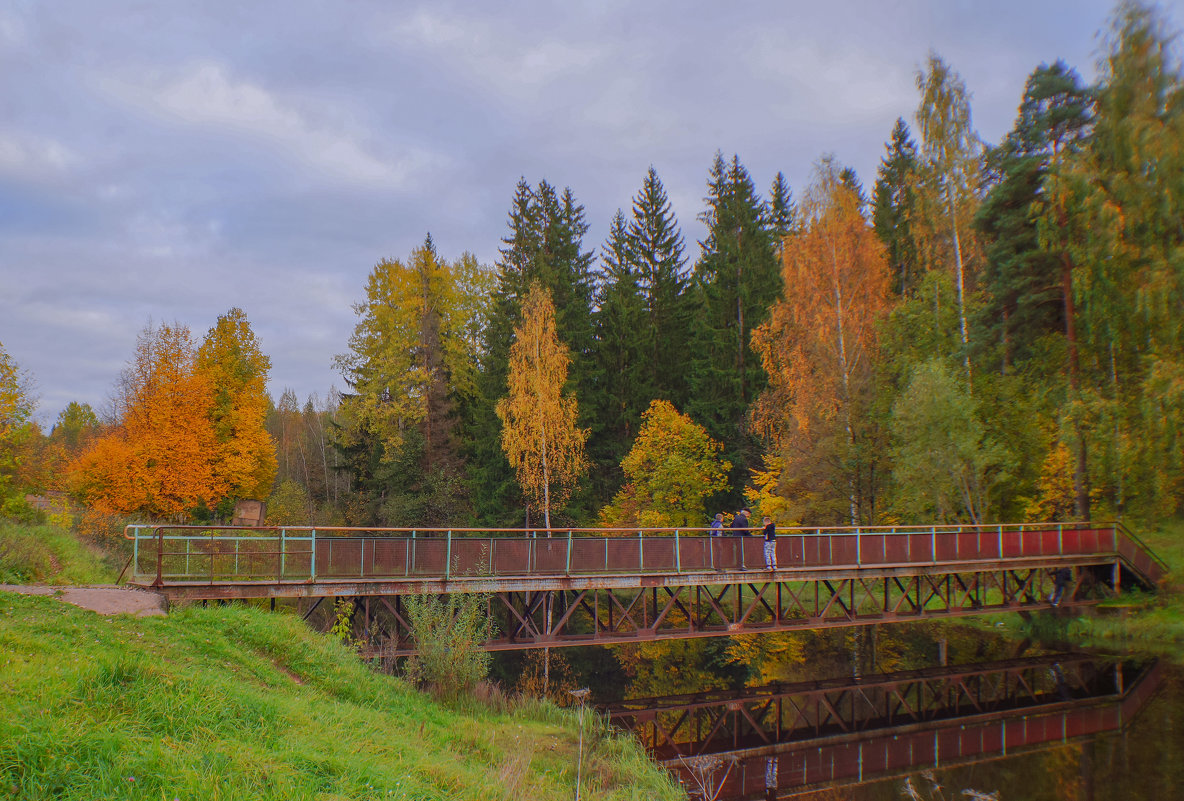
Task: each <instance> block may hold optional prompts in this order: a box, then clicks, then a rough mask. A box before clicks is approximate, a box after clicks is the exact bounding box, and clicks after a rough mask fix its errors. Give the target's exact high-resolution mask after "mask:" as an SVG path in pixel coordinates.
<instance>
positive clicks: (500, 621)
mask: <svg viewBox="0 0 1184 801" xmlns="http://www.w3.org/2000/svg"><path fill="white" fill-rule="evenodd" d="M526 533H527V532H523V531H522V530H520V529H514V530H505V529H503V530H490V529H449V530H423V529H419V530H411V529H332V528H264V529H247V528H230V527H201V526H130V527H129V528H128V532H127V534H128V536H129V538H130V539H132V540H133V541H134V542H133V549H134V550H133V558H132V566H131V569H132V574H131V578H130V580H129V583H131V584H133V585H137V586H143V587H153V588H155V589H158V590H160V591H161V592H163V593H165V594H166V595H168V596H169V598H170V599H172V600H176V601H184V600H214V599H219V600H225V599H232V598H269V599H271V600H272V601H273V602H274V601H275V600H276V599H279V598H293V599H300V602H301V603H302V604H304V605H305V608H304V609H303V610H302V611H304V612H305V614H306V616H307V614H308V613H309V612H311V609H309V608H308V607H310V606H311V607H315V606H316V604H319V603H320V602H321V601H322V600H323V599H325V598H347V599H352V600H354V601H355V602H356V603H355V604H354V605H353V610H354V612H353V624H354V628H355V634H356V635H357V636H358V638H359V639H361V640H364V641H367V642H370V643H372V644H374V645H375V646H381V647H382V648H383V650H384V652H385V653H387V654H392V655H398V654H405V653H409V652H411V650H412V649H413V647H414V644H413V642H412V639H411V636H410V629H409V627H408V625H407V620H406V616H405V614H404V609H403V598H405V597H406V596H408V595H424V594H435V595H442V594H457V593H474V592H480V593H488V594H489V599H490V600H489V615H490V617H491V618H492V619H493V621H494V623H495V626H496V629H497V632H496V634H495V635H494V636H493V638H492V639H491V640H490V641H489V642H488V643H487V647H488V648H490V649H514V648H534V647H539V646H563V645H585V644H592V645H606V644H613V643H626V642H637V641H643V640H658V639H678V638H685V637H714V636H721V635H730V634H738V633H751V632H762V631H787V630H794V629H817V628H825V627H830V626H852V625H864V624H869V623H883V622H893V621H912V620H920V619H933V618H939V617H957V616H962V615H973V614H981V613H983V612H992V611H1022V610H1026V609H1035V608H1040V607H1043V606H1045V605H1046V601H1045V599H1046V598H1047V597H1048V596H1049V594H1050V593H1051V592H1052V587H1053V577H1054V575H1055V573H1056V571H1057V570H1058V569H1059V568H1062V567H1068V568H1071V569H1072V573H1073V580H1072V583H1071V585H1070V586H1069V587H1068V590H1067V592H1066V599H1067V600H1068V601H1070V602H1072V603H1075V604H1089V603H1096V602H1097V601H1099V600H1101V599H1103V598H1106V597H1109V596H1111V595H1113V594H1114V593H1115V592H1117V591H1119V590H1120V589H1121V588H1122V587H1123V586H1125V585H1127V584H1130V583H1132V582H1134V583H1136V584H1140V585H1142V586H1144V587H1147V588H1149V589H1154V588H1155V586H1156V583H1157V581H1158V580H1159V579H1160V578H1161V577H1162V576H1163V575H1164V572H1165V569H1164V565H1163V563H1162V561H1160V560H1159V559H1158V558H1157V557H1155V555H1154V554H1152V553H1151V552H1150V551H1149V550H1147V549H1146V548H1145V547H1144V546H1143V544H1142V543H1140V542H1139V541H1138V539H1137V538H1135V537H1134V536H1133V535H1132V534H1131V533H1130V532H1129V531H1127V530H1126V529H1125V528H1123V527H1122V526H1121V525H1116V524H1069V523H1039V524H1024V525H998V526H898V527H893V528H889V527H871V528H838V529H827V528H786V529H782V530H781V531H780V532H779V536H778V540H777V564H778V568H777V569H775V570H766V569H764V568H763V567H762V565H763V560H762V555H761V552H762V542H761V539H760V538H759V537H755V536H753V537H732V536H725V537H715V538H713V537H709V536H704V531H703V530H702V529H689V530H688V529H669V530H647V531H645V532H637V531H629V532H625V531H620V530H605V529H594V530H593V529H587V530H576V529H573V530H565V531H563V532H561V533H560V532H555V534H556V536H553V537H543V536H537V537H536V536H525V534H526ZM746 567H747V569H746Z"/></svg>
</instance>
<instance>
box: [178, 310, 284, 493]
mask: <svg viewBox="0 0 1184 801" xmlns="http://www.w3.org/2000/svg"><path fill="white" fill-rule="evenodd" d="M196 368H197V370H198V371H200V372H201V373H203V374H204V376H205V378H206V380H207V381H208V382H209V385H210V387H211V388H212V389H213V392H214V396H213V404H212V406H211V408H210V422H211V423H212V424H213V427H214V435H215V437H216V438H217V440H218V446H217V452H216V453H217V458H216V459H215V461H214V465H213V469H214V483H215V485H219V486H221V485H224V486H225V487H226V495H227V498H228V499H237V498H254V499H256V500H265V499H266V498H267V497H268V496H269V495H270V494H271V487H272V484H274V483H275V474H276V468H277V460H276V444H275V441H274V440H272V438H271V435H270V434H268V433H267V428H266V425H265V423H266V419H267V406H268V398H267V373H268V370H270V369H271V359H269V358H268V357H267V356H265V355H264V354H263V351H262V350H261V349H260V347H259V341H258V340H257V339H256V338H255V333H254V332H253V331H252V330H251V324H250V323H249V322H248V321H247V316H246V314H244V313H243V311H242V309H239V308H233V309H231V310H230V311H228V312H227V313H226V314H224V315H222V316H221V317H219V318H218V321H217V322H216V323H215V324H214V327H213V328H211V329H210V330H209V333H207V334H206V338H205V340H204V341H203V342H202V343H201V347H200V348H198V350H197V359H196ZM226 511H227V513H229V510H226Z"/></svg>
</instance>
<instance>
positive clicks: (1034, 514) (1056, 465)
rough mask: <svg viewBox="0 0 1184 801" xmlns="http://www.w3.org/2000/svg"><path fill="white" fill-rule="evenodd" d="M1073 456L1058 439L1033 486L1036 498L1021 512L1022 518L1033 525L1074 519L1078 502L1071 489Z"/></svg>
mask: <svg viewBox="0 0 1184 801" xmlns="http://www.w3.org/2000/svg"><path fill="white" fill-rule="evenodd" d="M1073 468H1074V459H1073V454H1072V453H1071V452H1070V451H1069V446H1068V445H1066V444H1065V443H1064V442H1063V441H1061V440H1057V442H1056V444H1055V445H1053V447H1052V450H1050V451H1049V452H1048V456H1046V457H1045V459H1044V464H1043V465H1041V467H1040V480H1039V482H1038V483H1037V485H1036V492H1037V493H1038V494H1037V497H1036V498H1034V499H1033V500H1032V501H1031V502H1030V503H1029V504H1028V507H1027V508H1026V509H1025V510H1024V518H1025V519H1027V520H1030V521H1032V522H1044V521H1047V520H1069V519H1071V518H1072V517H1073V510H1074V505H1075V502H1076V499H1077V494H1076V491H1075V490H1074V486H1073Z"/></svg>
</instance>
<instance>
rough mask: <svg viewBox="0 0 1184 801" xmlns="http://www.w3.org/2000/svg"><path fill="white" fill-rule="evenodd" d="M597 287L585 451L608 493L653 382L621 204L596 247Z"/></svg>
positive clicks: (599, 491) (601, 493)
mask: <svg viewBox="0 0 1184 801" xmlns="http://www.w3.org/2000/svg"><path fill="white" fill-rule="evenodd" d="M600 262H601V265H602V266H601V271H600V277H599V281H598V286H597V293H596V312H595V315H594V323H595V330H596V350H595V357H596V371H597V374H598V375H599V376H600V378H601V382H600V386H599V388H598V391H597V392H596V394H595V395H594V396H593V397H592V398H591V399H590V402H591V404H592V406H593V415H592V420H591V428H592V436H591V437H590V438H589V441H588V456H589V458H590V459H591V460H592V462H593V463H594V464H595V465H597V467H598V469H597V470H595V471H593V473H592V480H593V481H595V482H597V484H598V486H597V487H596V488H595V494H596V495H597V497H599V498H604V499H607V498H609V497H611V496H612V494H613V493H614V492H616V490H617V488H618V487H619V484H620V462H621V459H622V458H623V457H624V456H625V454H626V453H628V451H629V448H630V446H631V444H632V441H633V437H634V436H636V434H637V430H638V426H639V424H640V419H641V414H642V412H643V411H645V409H646V407H647V406H648V405H649V400H650V396H651V394H652V392H653V387H652V386H651V384H650V373H651V369H652V366H651V364H650V359H651V355H652V352H653V331H652V330H651V328H650V326H649V320H648V313H647V310H646V304H645V296H644V292H643V290H642V287H641V281H640V275H639V272H640V271H639V269H638V267H637V264H636V260H635V258H634V255H633V252H632V248H631V244H630V238H629V232H628V225H627V223H626V222H625V215H624V213H623V212H621V211H620V210H618V211H617V213H616V216H614V217H613V222H612V226H611V227H610V229H609V236H608V240H607V241H606V242H605V243H604V246H603V247H602V248H601V257H600Z"/></svg>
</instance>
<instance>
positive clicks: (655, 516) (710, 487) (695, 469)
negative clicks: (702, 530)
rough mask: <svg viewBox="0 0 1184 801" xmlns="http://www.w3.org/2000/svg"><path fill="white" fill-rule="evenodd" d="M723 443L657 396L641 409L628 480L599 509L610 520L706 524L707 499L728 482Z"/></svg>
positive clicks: (610, 522) (605, 521) (627, 458)
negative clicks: (721, 453) (704, 506)
mask: <svg viewBox="0 0 1184 801" xmlns="http://www.w3.org/2000/svg"><path fill="white" fill-rule="evenodd" d="M722 450H723V445H721V444H720V443H719V442H717V441H715V440H714V439H712V438H711V437H710V436H709V435H708V433H707V431H706V430H705V429H704V428H703V427H702V426H701V425H699V424H697V423H695V422H694V421H693V420H691V418H689V417H687V416H686V415H685V414H681V413H680V412H679V411H678V410H677V409H675V408H674V405H673V404H672V403H670V402H669V401H665V400H661V399H657V400H654V401H652V402H651V403H650V407H649V408H648V409H647V410H646V411H645V412H644V413H642V415H641V428H640V429H639V430H638V432H637V439H636V440H634V442H633V447H632V449H630V451H629V453H628V454H626V456H625V458H624V459H623V460H622V461H621V469H622V470H623V471H624V473H625V486H624V487H622V489H621V491H620V492H618V493H617V495H616V497H614V498H613V502H612V503H611V504H609V505H608V506H606V507H605V508H604V509H603V510H602V511H601V513H600V519H601V522H602V523H603V524H604V525H606V526H629V527H636V526H640V527H643V528H663V527H677V526H687V525H690V526H696V527H698V526H706V525H707V519H706V515H705V511H704V508H703V501H704V500H705V499H706V498H707V497H708V496H709V495H712V494H714V493H717V492H722V491H724V490H726V489H727V487H728V471H729V470H731V469H732V465H731V463H730V462H728V461H726V460H721V459H720V458H719V455H720V452H721V451H722Z"/></svg>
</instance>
